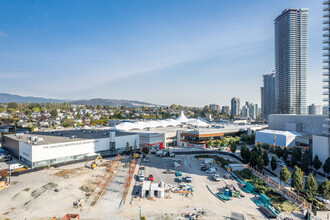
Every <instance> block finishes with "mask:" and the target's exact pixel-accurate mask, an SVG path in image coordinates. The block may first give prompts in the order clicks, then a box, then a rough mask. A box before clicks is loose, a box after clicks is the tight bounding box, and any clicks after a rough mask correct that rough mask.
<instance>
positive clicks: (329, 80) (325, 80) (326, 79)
mask: <svg viewBox="0 0 330 220" xmlns="http://www.w3.org/2000/svg"><path fill="white" fill-rule="evenodd" d="M322 81H323V82H330V79H329V78H325V79H323V80H322Z"/></svg>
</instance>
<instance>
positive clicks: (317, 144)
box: [313, 135, 330, 164]
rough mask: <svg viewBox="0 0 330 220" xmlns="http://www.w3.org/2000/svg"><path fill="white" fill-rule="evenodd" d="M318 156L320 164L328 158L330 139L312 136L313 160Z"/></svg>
mask: <svg viewBox="0 0 330 220" xmlns="http://www.w3.org/2000/svg"><path fill="white" fill-rule="evenodd" d="M316 155H317V156H318V157H319V159H320V161H321V162H322V164H324V162H325V161H326V160H327V159H328V157H330V138H329V137H326V136H318V135H313V160H314V157H315V156H316Z"/></svg>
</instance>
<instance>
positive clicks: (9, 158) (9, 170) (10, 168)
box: [9, 154, 11, 184]
mask: <svg viewBox="0 0 330 220" xmlns="http://www.w3.org/2000/svg"><path fill="white" fill-rule="evenodd" d="M10 157H11V155H10V154H9V184H10V176H11V168H10V161H11V159H10Z"/></svg>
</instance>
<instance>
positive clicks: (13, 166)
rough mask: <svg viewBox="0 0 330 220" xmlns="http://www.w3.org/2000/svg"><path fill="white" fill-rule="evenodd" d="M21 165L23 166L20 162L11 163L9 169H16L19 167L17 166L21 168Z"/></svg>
mask: <svg viewBox="0 0 330 220" xmlns="http://www.w3.org/2000/svg"><path fill="white" fill-rule="evenodd" d="M22 167H24V166H23V165H22V164H19V163H13V164H10V166H9V169H10V170H16V169H19V168H22Z"/></svg>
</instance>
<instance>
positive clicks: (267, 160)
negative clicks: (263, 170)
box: [262, 151, 269, 166]
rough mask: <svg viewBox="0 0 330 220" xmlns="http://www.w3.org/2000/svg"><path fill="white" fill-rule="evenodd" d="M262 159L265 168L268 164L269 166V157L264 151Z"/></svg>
mask: <svg viewBox="0 0 330 220" xmlns="http://www.w3.org/2000/svg"><path fill="white" fill-rule="evenodd" d="M262 159H263V160H264V163H265V166H268V164H269V157H268V153H267V152H266V151H264V152H263V153H262Z"/></svg>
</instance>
